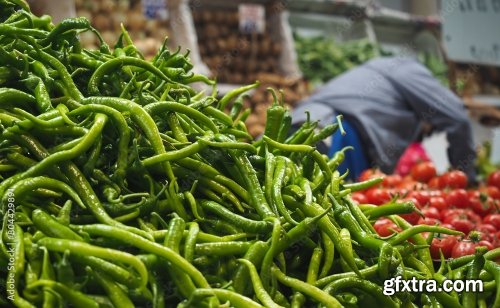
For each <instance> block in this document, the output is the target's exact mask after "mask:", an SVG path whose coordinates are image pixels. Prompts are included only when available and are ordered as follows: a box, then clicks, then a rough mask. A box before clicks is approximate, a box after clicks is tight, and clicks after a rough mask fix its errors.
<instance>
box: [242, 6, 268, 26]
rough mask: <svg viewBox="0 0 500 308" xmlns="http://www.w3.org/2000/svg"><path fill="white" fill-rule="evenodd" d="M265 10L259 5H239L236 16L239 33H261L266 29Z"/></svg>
mask: <svg viewBox="0 0 500 308" xmlns="http://www.w3.org/2000/svg"><path fill="white" fill-rule="evenodd" d="M265 12H266V11H265V9H264V6H262V5H260V4H240V5H239V6H238V14H239V19H240V31H241V32H243V33H263V32H264V30H265V28H266V21H265V14H266V13H265Z"/></svg>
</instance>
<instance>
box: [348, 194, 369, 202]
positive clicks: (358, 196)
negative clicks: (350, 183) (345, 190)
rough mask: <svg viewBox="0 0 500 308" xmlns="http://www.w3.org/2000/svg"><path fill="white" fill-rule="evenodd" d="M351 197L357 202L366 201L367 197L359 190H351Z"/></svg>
mask: <svg viewBox="0 0 500 308" xmlns="http://www.w3.org/2000/svg"><path fill="white" fill-rule="evenodd" d="M351 198H352V200H354V201H356V202H357V203H358V204H366V203H368V198H366V196H365V195H364V194H363V193H361V192H357V191H355V192H353V193H352V194H351Z"/></svg>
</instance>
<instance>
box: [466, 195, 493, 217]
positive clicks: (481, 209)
mask: <svg viewBox="0 0 500 308" xmlns="http://www.w3.org/2000/svg"><path fill="white" fill-rule="evenodd" d="M470 205H471V208H472V210H473V211H474V212H475V213H476V214H478V215H480V216H486V215H488V214H491V213H493V212H494V211H495V210H496V209H497V207H498V204H497V202H496V200H494V199H493V198H491V197H486V199H485V200H482V199H481V198H477V199H472V200H470Z"/></svg>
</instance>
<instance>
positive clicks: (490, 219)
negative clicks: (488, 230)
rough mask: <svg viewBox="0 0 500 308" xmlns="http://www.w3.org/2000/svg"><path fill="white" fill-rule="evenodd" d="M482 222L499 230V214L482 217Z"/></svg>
mask: <svg viewBox="0 0 500 308" xmlns="http://www.w3.org/2000/svg"><path fill="white" fill-rule="evenodd" d="M483 223H485V224H490V225H493V226H494V227H495V228H496V229H497V230H500V214H490V215H486V216H485V217H484V218H483Z"/></svg>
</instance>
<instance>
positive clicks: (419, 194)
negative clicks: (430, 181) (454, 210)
mask: <svg viewBox="0 0 500 308" xmlns="http://www.w3.org/2000/svg"><path fill="white" fill-rule="evenodd" d="M407 197H409V198H415V199H417V200H418V203H420V205H422V206H427V205H428V204H429V201H430V199H431V194H430V193H429V192H428V191H425V190H420V191H415V190H413V191H410V192H409V193H408V195H407Z"/></svg>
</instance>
